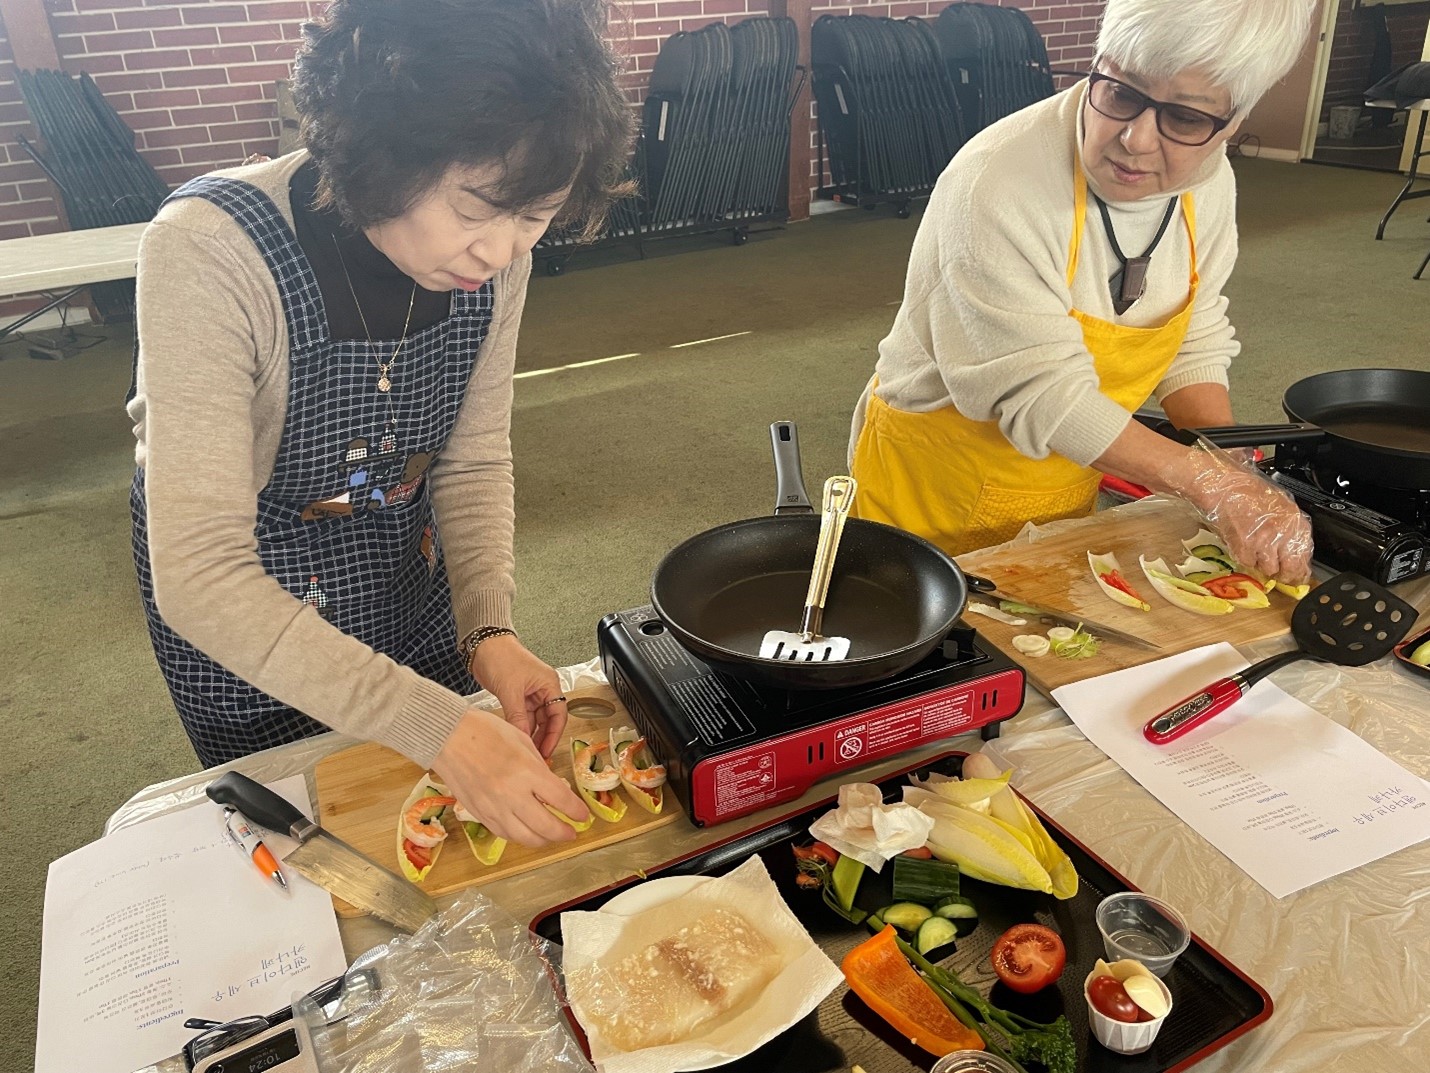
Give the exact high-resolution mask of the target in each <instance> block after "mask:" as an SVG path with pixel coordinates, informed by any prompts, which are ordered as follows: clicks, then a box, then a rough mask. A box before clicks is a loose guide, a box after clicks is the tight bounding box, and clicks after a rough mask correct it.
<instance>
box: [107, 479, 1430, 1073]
mask: <svg viewBox="0 0 1430 1073" xmlns="http://www.w3.org/2000/svg"><path fill="white" fill-rule="evenodd" d="M1137 508H1138V504H1136V503H1132V504H1127V505H1126V506H1123V507H1119V508H1116V509H1118V510H1135V509H1137ZM1060 524H1067V523H1054V524H1053V525H1051V526H1047V527H1044V528H1043V529H1042V530H1038V529H1035V528H1033V527H1031V526H1030V527H1029V528H1028V529H1026V530H1025V531H1024V532H1023V533H1021V534H1020V535H1019V536H1018V537H1017V538H1016V541H1015V542H1028V541H1033V540H1037V539H1038V538H1039V537H1040V536H1046V535H1048V534H1049V533H1051V532H1056V531H1057V526H1058V525H1060ZM1396 591H1397V593H1398V594H1399V595H1400V596H1402V597H1403V598H1404V599H1406V600H1408V601H1409V602H1410V603H1412V604H1414V605H1415V606H1416V608H1417V609H1419V610H1420V611H1421V618H1420V622H1419V623H1418V624H1417V626H1416V629H1417V630H1418V629H1424V627H1425V625H1426V621H1427V617H1430V616H1427V613H1426V612H1427V609H1430V577H1424V578H1419V579H1417V580H1415V581H1413V582H1409V583H1406V584H1403V585H1400V586H1397V589H1396ZM1291 647H1292V644H1291V641H1290V639H1289V637H1288V638H1281V639H1277V640H1272V641H1262V642H1258V643H1257V644H1255V645H1247V646H1244V647H1243V649H1242V651H1243V654H1244V655H1245V656H1246V657H1247V658H1248V659H1250V660H1253V661H1254V660H1256V659H1258V658H1261V657H1262V656H1266V655H1271V654H1273V653H1275V652H1278V651H1282V650H1285V649H1289V648H1291ZM1393 662H1394V661H1393V658H1390V657H1388V658H1386V659H1384V660H1381V661H1379V662H1378V663H1375V664H1372V665H1371V666H1368V667H1360V668H1343V667H1336V666H1332V665H1328V664H1315V663H1308V662H1302V663H1298V664H1294V665H1293V666H1291V667H1288V668H1287V669H1285V670H1283V671H1280V672H1278V673H1277V676H1276V684H1277V685H1278V686H1280V687H1281V688H1282V689H1284V690H1286V691H1287V692H1289V693H1291V694H1293V695H1294V696H1296V697H1298V698H1299V699H1301V700H1302V701H1304V702H1305V703H1307V704H1309V705H1311V706H1312V707H1314V708H1315V709H1316V710H1318V711H1319V712H1321V713H1322V714H1323V715H1325V716H1327V717H1328V718H1331V719H1334V720H1336V721H1337V722H1339V723H1341V724H1342V725H1344V726H1347V727H1349V728H1350V729H1351V730H1353V731H1354V732H1355V733H1357V734H1359V735H1361V737H1363V738H1364V739H1365V740H1366V741H1368V742H1369V743H1370V744H1372V745H1373V746H1375V747H1376V748H1377V749H1379V750H1381V751H1382V752H1384V753H1385V754H1387V755H1388V756H1391V757H1393V758H1394V759H1395V760H1397V761H1398V762H1399V763H1400V764H1402V765H1403V766H1404V767H1406V768H1408V769H1409V770H1410V771H1412V772H1414V773H1415V774H1417V775H1419V776H1421V777H1426V776H1427V775H1430V714H1427V713H1430V692H1427V688H1426V685H1425V684H1424V682H1423V681H1422V680H1419V679H1417V678H1415V677H1412V676H1411V674H1409V673H1408V672H1406V671H1404V670H1402V669H1400V668H1399V667H1396V666H1393ZM561 676H562V685H563V688H571V687H574V686H576V685H581V684H590V683H592V682H599V681H602V680H603V679H602V677H601V672H600V668H599V665H598V662H597V661H596V660H594V659H593V660H591V661H590V662H588V663H585V664H579V665H576V666H573V667H567V668H563V669H562V671H561ZM483 701H485V702H486V703H487V704H488V705H490V698H481V697H479V698H477V703H483ZM1000 728H1001V734H1000V737H999V738H998V739H997V740H996V742H994V743H991V744H990V746H989V751H990V752H992V753H994V754H995V756H996V757H997V758H998V759H1001V760H1003V761H1005V762H1006V763H1007V764H1009V765H1011V766H1012V767H1014V768H1015V769H1016V770H1015V774H1014V777H1013V784H1014V785H1015V786H1016V787H1017V788H1018V790H1019V791H1021V792H1022V793H1023V794H1025V795H1026V796H1027V797H1028V798H1030V799H1031V800H1032V801H1034V802H1035V803H1036V804H1037V805H1038V806H1039V807H1040V808H1042V809H1043V810H1044V811H1045V812H1046V813H1047V814H1048V815H1050V816H1052V817H1053V818H1054V819H1055V820H1056V821H1057V822H1058V823H1059V824H1060V825H1062V826H1063V827H1064V828H1065V829H1066V830H1067V831H1068V832H1069V833H1070V834H1072V835H1073V837H1075V838H1077V839H1078V840H1079V841H1081V842H1082V843H1083V844H1084V845H1086V846H1087V847H1088V848H1089V849H1090V850H1092V852H1094V853H1095V854H1097V855H1098V856H1100V857H1101V858H1102V859H1103V860H1104V861H1106V862H1107V863H1108V864H1109V865H1110V866H1111V867H1113V868H1115V869H1116V870H1118V871H1119V872H1121V873H1122V874H1123V875H1125V876H1127V877H1128V878H1129V879H1130V880H1131V881H1132V883H1133V884H1135V885H1136V886H1138V887H1140V888H1141V889H1143V890H1146V891H1148V892H1149V893H1152V894H1155V895H1158V896H1159V897H1163V898H1165V899H1166V900H1167V901H1169V902H1171V903H1172V904H1173V905H1176V906H1177V907H1178V908H1179V909H1180V910H1181V911H1182V913H1183V914H1184V915H1185V916H1186V918H1187V920H1188V922H1189V923H1190V924H1191V926H1192V929H1193V930H1194V931H1195V932H1196V933H1197V935H1199V936H1200V937H1201V938H1202V939H1204V940H1205V941H1206V942H1207V943H1209V944H1210V945H1211V946H1213V947H1215V948H1216V949H1217V950H1219V951H1220V952H1221V953H1222V954H1224V955H1225V956H1226V957H1227V958H1229V959H1230V960H1231V961H1232V962H1233V963H1235V964H1236V965H1237V966H1238V967H1240V968H1241V969H1242V970H1243V971H1245V972H1246V973H1247V974H1248V975H1250V976H1251V977H1252V979H1254V980H1256V981H1257V982H1258V983H1260V984H1261V985H1262V986H1263V987H1265V988H1266V990H1267V991H1268V992H1270V994H1271V996H1272V999H1273V1000H1274V1003H1275V1010H1274V1012H1273V1014H1272V1016H1271V1019H1270V1020H1269V1021H1267V1022H1266V1023H1265V1024H1263V1025H1261V1026H1260V1027H1258V1028H1256V1029H1255V1030H1253V1031H1251V1032H1249V1033H1247V1034H1246V1035H1245V1036H1243V1037H1242V1038H1240V1039H1239V1040H1236V1041H1235V1042H1233V1043H1232V1044H1230V1045H1229V1046H1227V1047H1226V1048H1224V1049H1222V1050H1220V1051H1218V1052H1216V1053H1215V1054H1213V1055H1211V1056H1210V1057H1208V1058H1207V1059H1206V1060H1204V1061H1203V1062H1201V1063H1199V1064H1198V1065H1197V1067H1196V1068H1197V1070H1198V1071H1199V1073H1232V1071H1241V1070H1250V1069H1256V1070H1266V1071H1273V1070H1274V1071H1275V1073H1341V1071H1344V1073H1362V1071H1364V1070H1369V1069H1387V1070H1391V1069H1393V1070H1412V1069H1430V842H1423V843H1421V844H1419V845H1417V846H1412V847H1409V848H1407V849H1405V850H1402V851H1400V852H1399V853H1396V854H1393V855H1392V856H1390V857H1386V858H1383V859H1381V860H1379V861H1376V862H1374V863H1372V864H1369V865H1365V866H1363V867H1361V868H1358V869H1355V870H1354V871H1352V872H1349V873H1347V874H1344V875H1341V876H1337V877H1335V878H1333V879H1329V880H1326V881H1325V882H1322V883H1320V884H1317V885H1316V886H1314V887H1311V888H1308V889H1307V890H1303V891H1300V892H1299V893H1297V894H1294V895H1292V896H1290V897H1288V898H1282V899H1276V898H1273V897H1272V896H1271V895H1270V894H1268V893H1267V892H1266V891H1265V890H1264V889H1263V888H1261V887H1260V886H1258V885H1257V884H1256V883H1254V882H1253V881H1252V880H1251V879H1250V878H1249V877H1247V876H1246V875H1245V874H1244V873H1243V872H1241V871H1240V870H1239V869H1238V868H1237V867H1236V866H1235V865H1233V864H1232V863H1231V862H1230V861H1229V860H1227V859H1226V858H1225V857H1224V856H1222V855H1221V853H1219V852H1218V851H1217V850H1216V849H1215V848H1214V847H1213V846H1212V845H1211V844H1210V843H1208V842H1207V841H1206V840H1205V839H1203V838H1202V837H1201V836H1200V835H1198V834H1196V833H1195V832H1194V831H1192V830H1191V829H1190V828H1189V827H1187V826H1186V825H1185V824H1184V823H1183V822H1182V821H1181V820H1179V819H1178V818H1177V817H1176V816H1174V815H1173V814H1172V813H1171V812H1170V811H1168V810H1167V809H1166V808H1165V807H1164V806H1163V805H1162V804H1161V803H1160V802H1159V801H1157V800H1156V798H1154V797H1153V796H1152V795H1151V794H1149V793H1148V792H1147V791H1146V790H1144V789H1143V788H1142V787H1141V786H1140V785H1139V784H1138V783H1136V782H1135V781H1134V780H1133V779H1132V778H1131V776H1129V775H1128V774H1127V773H1126V772H1124V771H1123V770H1122V769H1121V768H1120V767H1118V766H1117V765H1116V764H1115V763H1113V762H1112V761H1111V760H1110V759H1108V757H1107V756H1106V755H1105V754H1103V753H1102V752H1101V751H1100V750H1099V749H1097V748H1096V747H1095V746H1093V745H1092V744H1091V743H1090V742H1088V741H1087V739H1086V738H1084V737H1083V735H1082V733H1081V732H1080V731H1079V730H1078V729H1077V728H1076V727H1075V726H1073V724H1072V723H1071V721H1070V720H1069V719H1068V718H1067V716H1066V715H1064V714H1063V712H1062V711H1061V710H1060V709H1058V708H1056V707H1055V706H1054V705H1053V704H1052V702H1051V701H1050V700H1049V699H1048V698H1045V697H1043V696H1041V695H1039V694H1038V693H1036V692H1034V691H1032V690H1031V689H1030V690H1029V693H1028V697H1027V701H1026V703H1025V705H1024V707H1023V710H1022V711H1021V712H1020V713H1019V714H1018V715H1017V716H1016V717H1014V718H1013V719H1011V720H1008V721H1006V722H1004V723H1002V724H1001V725H1000ZM352 744H354V742H353V741H352V739H349V738H344V737H342V736H341V735H337V734H328V735H324V736H322V737H319V738H312V739H309V740H306V741H302V742H296V743H294V744H291V745H286V746H282V747H280V748H277V749H270V750H267V751H265V752H262V753H257V754H254V755H253V756H249V757H245V758H243V759H241V760H239V761H236V762H235V763H234V764H232V765H228V767H225V768H215V769H210V770H207V771H201V772H197V773H195V774H193V775H189V776H185V777H183V778H180V779H175V780H171V781H169V782H165V783H160V784H156V785H154V786H151V787H148V788H147V789H145V790H142V791H141V792H139V793H138V794H136V795H135V796H134V797H133V798H131V799H130V800H129V801H128V802H126V803H125V804H124V805H122V806H121V807H120V808H119V809H118V810H117V811H116V812H115V814H114V815H113V816H112V817H111V818H110V820H109V823H108V824H107V825H106V833H108V832H109V831H112V830H115V829H117V828H120V827H124V826H128V825H130V824H132V823H136V822H139V821H141V820H143V819H145V818H147V817H149V816H153V815H157V814H159V813H162V812H166V811H169V810H171V809H174V808H177V807H182V806H183V805H186V804H189V803H191V802H192V801H194V800H195V799H197V798H200V797H202V795H203V787H204V786H205V785H207V784H208V782H210V781H211V780H212V779H214V778H215V777H217V775H219V774H221V773H222V772H223V771H224V770H228V768H229V767H232V768H237V769H238V770H241V771H243V772H244V773H246V774H248V775H250V776H251V777H253V778H256V779H259V780H269V781H271V780H274V779H278V778H282V777H284V776H287V775H292V774H294V773H297V772H303V773H305V774H307V776H308V779H309V792H310V794H311V792H312V788H313V783H312V772H313V768H314V766H315V765H316V763H317V761H318V760H319V759H321V758H322V757H323V756H326V755H328V754H329V753H332V752H336V751H337V750H339V749H342V748H345V747H347V746H349V745H352ZM982 744H983V743H982V742H981V741H980V740H979V737H978V735H977V734H976V733H973V734H967V735H962V736H960V737H955V738H949V739H946V740H944V741H941V742H938V743H935V744H932V745H928V746H924V747H922V748H920V749H916V750H913V751H911V752H908V753H905V754H903V755H901V756H898V757H894V758H892V759H890V760H886V761H884V762H883V763H880V764H873V765H869V766H867V767H865V768H860V769H856V770H853V771H849V772H846V773H844V774H843V775H842V776H840V777H839V778H837V779H830V780H826V781H825V782H823V783H820V784H818V785H816V786H815V787H813V788H812V789H811V790H810V791H809V792H808V793H806V794H805V795H804V796H803V797H802V798H800V799H799V800H798V801H794V802H789V803H786V804H785V805H782V806H778V807H776V808H772V809H770V810H767V811H766V812H760V813H756V814H754V815H751V816H747V817H743V818H742V819H739V820H735V821H733V822H730V823H727V824H722V825H720V826H718V827H713V828H698V827H695V826H694V825H693V824H691V823H689V822H688V821H680V822H676V823H673V824H669V825H667V826H664V827H661V828H658V829H656V830H654V831H651V832H649V833H647V834H644V835H641V836H638V837H636V838H632V839H628V840H626V841H624V842H618V843H615V844H614V845H610V846H605V847H601V848H598V849H593V850H591V851H589V852H587V853H583V854H580V855H579V856H577V857H574V858H571V859H568V860H564V861H561V862H559V865H558V866H557V867H552V868H544V869H536V870H535V871H531V872H526V873H524V874H521V875H515V876H510V877H507V878H505V879H500V880H497V881H495V882H492V883H488V884H483V885H482V886H481V887H480V888H479V889H480V890H481V892H482V893H483V894H484V895H486V896H487V897H489V898H491V899H492V900H493V901H494V902H495V903H496V904H497V905H499V906H501V907H502V908H504V909H505V910H507V911H508V912H509V913H511V914H512V915H513V916H514V917H515V918H516V919H518V920H522V921H529V920H530V919H531V918H532V917H533V916H535V915H536V914H537V913H538V912H540V911H541V910H543V909H545V908H548V907H550V906H553V905H557V904H560V903H563V902H566V901H569V900H571V899H574V898H576V897H578V896H579V895H581V894H584V893H586V892H588V891H592V890H595V889H598V888H601V887H604V886H607V885H609V884H612V883H616V882H619V881H621V880H624V879H626V878H628V877H630V876H632V875H637V874H640V873H641V872H643V871H646V870H650V869H653V868H656V867H658V866H660V865H661V864H663V863H665V862H667V861H670V860H672V859H674V858H676V857H681V856H684V855H686V854H689V853H693V852H695V851H697V850H699V849H702V848H704V847H706V846H709V845H712V844H714V843H716V842H723V841H726V840H728V839H730V838H732V837H734V836H736V835H739V834H741V833H742V832H744V831H748V830H752V829H755V828H757V827H762V826H764V825H766V824H768V823H770V822H772V821H773V820H775V819H777V818H778V817H780V816H784V815H788V814H790V813H794V812H798V811H802V810H803V809H806V808H808V807H810V806H811V805H813V804H814V803H816V802H817V801H819V800H821V799H823V798H827V797H833V796H835V795H836V794H837V792H838V786H839V784H840V783H841V782H847V781H869V782H872V781H875V780H876V779H878V778H879V777H880V776H881V775H882V774H884V773H887V772H890V771H895V770H900V769H903V768H906V767H909V766H910V765H913V764H917V763H918V762H919V761H920V760H921V759H923V758H926V757H931V756H934V755H938V754H942V753H946V752H948V751H950V750H965V751H974V750H976V749H978V748H980V747H981V746H982ZM1288 747H1293V748H1294V743H1288ZM458 896H459V895H456V894H453V895H448V896H446V897H445V898H442V899H439V900H438V901H439V905H446V904H448V903H449V902H450V901H451V900H452V899H454V898H456V897H458ZM339 925H340V928H341V931H342V936H343V945H344V948H345V949H346V951H347V953H348V956H349V959H353V958H356V957H357V956H358V955H359V954H361V953H363V952H364V951H366V950H368V949H370V948H371V947H373V946H376V945H377V944H379V943H383V942H386V941H387V940H388V939H389V938H391V937H392V935H393V932H392V930H391V929H390V928H388V927H387V926H386V925H383V924H381V923H380V922H378V921H375V920H373V919H372V918H370V917H359V918H353V919H342V920H340V921H339ZM157 1068H158V1069H159V1070H161V1071H163V1073H167V1071H168V1070H170V1069H175V1068H176V1069H179V1070H182V1068H183V1067H182V1064H179V1065H177V1066H174V1065H171V1064H169V1063H164V1064H161V1065H160V1066H159V1067H157Z"/></svg>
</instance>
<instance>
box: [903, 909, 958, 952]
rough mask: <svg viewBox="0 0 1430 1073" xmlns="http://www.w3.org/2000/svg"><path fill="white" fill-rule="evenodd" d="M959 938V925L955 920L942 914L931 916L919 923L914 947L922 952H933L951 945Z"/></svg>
mask: <svg viewBox="0 0 1430 1073" xmlns="http://www.w3.org/2000/svg"><path fill="white" fill-rule="evenodd" d="M957 938H958V927H957V926H956V925H955V924H954V922H953V921H951V920H948V919H947V918H945V917H941V916H931V917H929V918H928V919H927V920H925V921H924V922H923V923H922V924H920V925H919V931H918V934H917V935H916V936H915V937H914V949H915V950H917V951H918V952H919V953H920V954H928V953H932V952H933V951H935V950H938V949H939V948H940V947H945V946H951V945H953V942H954V940H955V939H957Z"/></svg>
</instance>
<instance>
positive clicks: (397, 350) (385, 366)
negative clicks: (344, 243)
mask: <svg viewBox="0 0 1430 1073" xmlns="http://www.w3.org/2000/svg"><path fill="white" fill-rule="evenodd" d="M333 249H335V250H337V251H338V264H340V265H342V266H343V278H344V279H345V280H347V281H348V293H349V294H350V295H352V298H353V308H354V309H356V310H357V315H358V320H360V321H361V322H362V333H363V335H365V336H367V345H368V346H370V347H373V348H374V349H376V344H375V343H373V341H372V332H370V331H368V328H367V317H366V316H364V315H363V311H362V303H360V302H359V301H358V296H357V289H356V288H354V287H353V278H352V276H351V275H349V274H348V262H347V258H345V257H344V256H343V248H342V247H341V246H339V245H338V236H337V235H334V236H333ZM416 302H417V281H416V280H413V281H412V294H411V296H410V297H409V298H408V299H407V320H406V321H405V322H404V323H403V325H402V338H401V339H399V340H398V341H397V346H395V347H393V348H392V356H391V357H389V358H388V359H387V360H386V361H383V360H382V359H381V358H378V359H377V390H378V391H381V392H382V393H383V394H384V395H386V394H387V393H388V392H389V391H391V390H392V378H391V377H389V376H388V375H387V373H388V370H389V369H391V368H392V367H393V366H394V365H395V364H397V358H398V356H399V355H400V354H401V353H402V348H403V347H404V346H406V345H407V329H408V328H410V327H411V326H412V307H413V305H414V304H416Z"/></svg>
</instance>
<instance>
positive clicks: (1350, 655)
mask: <svg viewBox="0 0 1430 1073" xmlns="http://www.w3.org/2000/svg"><path fill="white" fill-rule="evenodd" d="M1416 614H1417V612H1416V610H1415V608H1413V607H1411V606H1410V605H1409V604H1408V603H1406V602H1405V601H1404V600H1402V599H1401V598H1400V597H1398V596H1396V595H1394V594H1393V593H1391V592H1390V591H1388V590H1387V589H1384V588H1382V587H1381V586H1380V585H1377V584H1376V583H1375V582H1373V581H1370V580H1368V579H1366V578H1363V577H1361V576H1360V575H1359V574H1356V573H1351V572H1349V571H1348V572H1346V573H1344V574H1337V575H1336V576H1335V577H1333V578H1331V579H1330V580H1328V581H1324V582H1322V583H1321V584H1320V585H1317V586H1316V587H1315V588H1314V589H1312V590H1311V591H1310V592H1309V593H1307V594H1306V595H1305V596H1304V597H1303V598H1302V599H1301V602H1300V603H1298V604H1297V605H1296V610H1295V611H1294V612H1292V614H1291V636H1292V637H1294V638H1295V639H1296V644H1297V646H1298V647H1297V648H1296V649H1295V651H1293V652H1283V653H1282V654H1281V655H1279V656H1271V657H1270V658H1269V659H1264V660H1262V661H1261V662H1260V663H1253V664H1252V665H1251V666H1250V667H1248V668H1246V670H1244V671H1242V672H1241V673H1240V674H1234V675H1232V676H1231V677H1230V678H1221V679H1218V680H1217V681H1215V682H1213V683H1212V684H1211V685H1209V686H1207V687H1206V689H1203V690H1202V691H1201V692H1200V693H1195V694H1193V695H1192V696H1190V697H1188V698H1187V699H1186V700H1183V701H1180V702H1178V703H1177V704H1174V705H1173V706H1172V707H1170V708H1168V709H1167V710H1166V711H1165V712H1163V713H1162V714H1161V715H1159V716H1157V717H1156V718H1155V719H1152V720H1149V721H1148V723H1147V725H1146V726H1144V727H1143V728H1142V735H1143V737H1145V738H1146V739H1147V740H1148V741H1150V742H1151V743H1152V744H1153V745H1166V744H1167V743H1168V742H1171V741H1176V740H1177V739H1178V738H1180V737H1181V736H1182V735H1183V734H1186V733H1188V732H1189V731H1191V730H1193V729H1195V728H1196V727H1199V726H1201V725H1202V724H1203V723H1205V722H1206V721H1207V720H1208V719H1210V718H1212V717H1213V716H1216V715H1220V714H1221V713H1222V712H1224V711H1226V710H1227V709H1228V708H1230V707H1231V706H1232V705H1233V704H1234V703H1236V702H1237V701H1238V700H1240V699H1241V698H1242V697H1244V696H1246V693H1247V691H1248V690H1249V689H1251V687H1252V686H1254V685H1255V684H1256V683H1257V682H1259V681H1261V680H1262V679H1263V678H1265V677H1266V676H1267V675H1268V674H1271V673H1272V672H1274V671H1279V670H1280V669H1281V668H1282V667H1285V666H1286V665H1287V664H1290V663H1295V662H1296V661H1298V660H1303V659H1315V660H1321V661H1323V662H1326V663H1338V664H1340V665H1341V666H1343V667H1362V666H1364V665H1365V664H1367V663H1374V662H1375V661H1376V660H1378V659H1380V657H1381V656H1384V655H1386V654H1388V653H1389V652H1390V650H1391V649H1392V648H1394V647H1395V646H1396V645H1398V644H1399V643H1400V642H1401V641H1402V640H1403V639H1404V638H1405V635H1406V634H1407V633H1409V632H1410V627H1411V626H1412V625H1414V623H1415V618H1416Z"/></svg>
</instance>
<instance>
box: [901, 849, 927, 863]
mask: <svg viewBox="0 0 1430 1073" xmlns="http://www.w3.org/2000/svg"><path fill="white" fill-rule="evenodd" d="M899 856H900V857H917V858H918V859H919V860H921V861H931V860H933V850H931V849H929V848H928V847H927V846H915V847H914V848H913V849H906V850H904V852H903V853H900V854H899Z"/></svg>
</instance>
